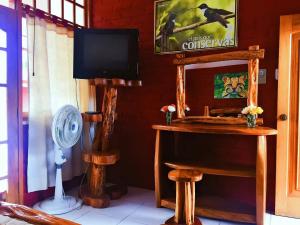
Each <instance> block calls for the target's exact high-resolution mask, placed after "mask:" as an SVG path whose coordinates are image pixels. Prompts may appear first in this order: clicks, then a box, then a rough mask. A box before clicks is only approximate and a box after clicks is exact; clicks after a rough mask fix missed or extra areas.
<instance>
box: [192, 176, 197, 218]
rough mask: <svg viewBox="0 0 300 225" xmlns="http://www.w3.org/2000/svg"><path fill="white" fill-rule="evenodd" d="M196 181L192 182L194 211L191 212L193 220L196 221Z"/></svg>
mask: <svg viewBox="0 0 300 225" xmlns="http://www.w3.org/2000/svg"><path fill="white" fill-rule="evenodd" d="M195 195H196V194H195V182H191V196H192V199H191V202H192V203H191V204H192V212H191V216H192V220H193V222H194V218H195V204H196V196H195Z"/></svg>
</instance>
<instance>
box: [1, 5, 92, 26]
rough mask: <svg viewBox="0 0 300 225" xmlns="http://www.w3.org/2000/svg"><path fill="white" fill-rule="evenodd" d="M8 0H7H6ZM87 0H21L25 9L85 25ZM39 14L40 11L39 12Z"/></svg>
mask: <svg viewBox="0 0 300 225" xmlns="http://www.w3.org/2000/svg"><path fill="white" fill-rule="evenodd" d="M0 1H4V0H0ZM6 1H8V0H6ZM86 2H87V0H22V3H23V5H24V6H26V7H27V8H26V7H24V8H25V9H27V10H29V8H28V7H30V9H31V10H32V9H37V10H38V11H41V12H44V13H45V15H47V14H48V15H51V16H54V17H57V18H60V19H63V20H65V21H68V23H71V24H74V25H78V26H81V27H84V26H86V22H87V21H86V16H85V15H86V11H87V6H86ZM39 14H40V13H39Z"/></svg>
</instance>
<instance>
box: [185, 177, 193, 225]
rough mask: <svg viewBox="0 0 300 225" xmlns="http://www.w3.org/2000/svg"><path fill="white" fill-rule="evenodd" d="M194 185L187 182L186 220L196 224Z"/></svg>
mask: <svg viewBox="0 0 300 225" xmlns="http://www.w3.org/2000/svg"><path fill="white" fill-rule="evenodd" d="M192 199H193V197H192V185H191V182H185V221H186V224H187V225H192V224H194V217H193V216H192V215H193V213H192V209H193V206H192V203H193V200H192Z"/></svg>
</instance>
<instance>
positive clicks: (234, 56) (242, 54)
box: [173, 46, 265, 65]
mask: <svg viewBox="0 0 300 225" xmlns="http://www.w3.org/2000/svg"><path fill="white" fill-rule="evenodd" d="M254 47H256V46H254ZM250 48H251V47H250ZM250 48H249V51H235V52H226V53H220V54H212V55H204V56H195V57H188V58H178V57H176V59H174V61H173V63H174V64H175V65H189V64H197V63H208V62H219V61H227V60H251V59H263V58H264V56H265V50H264V49H256V48H253V49H252V48H251V49H250Z"/></svg>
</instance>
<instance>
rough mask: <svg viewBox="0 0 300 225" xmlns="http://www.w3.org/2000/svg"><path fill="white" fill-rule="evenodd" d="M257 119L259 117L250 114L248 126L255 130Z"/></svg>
mask: <svg viewBox="0 0 300 225" xmlns="http://www.w3.org/2000/svg"><path fill="white" fill-rule="evenodd" d="M256 117H257V115H252V114H248V115H247V126H248V127H251V128H254V127H255V126H256Z"/></svg>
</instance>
